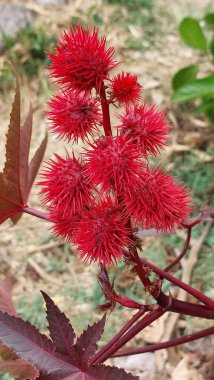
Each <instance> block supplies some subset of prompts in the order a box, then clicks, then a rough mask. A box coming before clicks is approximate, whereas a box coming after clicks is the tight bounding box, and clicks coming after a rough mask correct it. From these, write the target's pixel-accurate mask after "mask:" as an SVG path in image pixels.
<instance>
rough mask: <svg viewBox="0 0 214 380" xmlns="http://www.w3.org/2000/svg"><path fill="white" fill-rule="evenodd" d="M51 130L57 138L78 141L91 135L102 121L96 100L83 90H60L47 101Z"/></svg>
mask: <svg viewBox="0 0 214 380" xmlns="http://www.w3.org/2000/svg"><path fill="white" fill-rule="evenodd" d="M48 105H49V111H48V112H47V115H48V116H49V119H50V120H51V122H52V125H51V127H50V129H51V131H52V132H53V133H55V134H56V135H57V136H58V137H59V138H61V139H64V140H67V141H68V142H70V141H71V140H72V141H73V142H74V143H78V139H79V138H80V139H81V140H83V141H84V140H85V139H86V138H87V137H88V136H89V135H93V134H94V133H95V132H97V130H98V128H97V127H98V126H100V125H101V123H102V114H101V111H100V106H99V103H98V101H96V100H95V99H93V98H92V96H91V95H90V94H86V93H84V92H80V93H79V92H74V91H61V92H58V93H57V94H56V95H55V96H54V97H53V98H52V99H50V101H49V102H48Z"/></svg>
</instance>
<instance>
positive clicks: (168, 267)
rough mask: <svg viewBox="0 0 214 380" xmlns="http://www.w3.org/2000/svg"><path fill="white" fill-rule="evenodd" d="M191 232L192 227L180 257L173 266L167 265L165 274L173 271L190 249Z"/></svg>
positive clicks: (189, 228) (189, 229)
mask: <svg viewBox="0 0 214 380" xmlns="http://www.w3.org/2000/svg"><path fill="white" fill-rule="evenodd" d="M191 232H192V227H188V231H187V237H186V241H185V244H184V247H183V249H182V251H181V253H180V255H179V256H178V257H176V259H175V260H174V261H173V262H172V263H171V264H169V265H167V266H166V268H164V271H165V272H168V271H169V270H170V269H172V267H174V266H175V265H176V264H177V263H179V261H180V260H181V259H182V258H183V257H184V255H185V253H186V251H187V249H188V248H189V243H190V239H191Z"/></svg>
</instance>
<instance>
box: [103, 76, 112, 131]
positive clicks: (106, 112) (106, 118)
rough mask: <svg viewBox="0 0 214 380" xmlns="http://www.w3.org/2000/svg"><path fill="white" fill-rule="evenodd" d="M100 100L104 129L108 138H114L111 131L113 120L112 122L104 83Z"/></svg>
mask: <svg viewBox="0 0 214 380" xmlns="http://www.w3.org/2000/svg"><path fill="white" fill-rule="evenodd" d="M100 99H101V106H102V112H103V128H104V131H105V135H106V136H112V130H111V120H110V114H109V103H108V100H107V99H106V90H105V85H104V83H103V84H102V86H101V88H100Z"/></svg>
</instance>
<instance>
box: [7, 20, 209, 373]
mask: <svg viewBox="0 0 214 380" xmlns="http://www.w3.org/2000/svg"><path fill="white" fill-rule="evenodd" d="M113 55H114V49H113V48H107V46H106V39H105V38H99V36H98V30H96V29H90V28H86V29H83V28H82V27H81V26H80V25H78V26H77V28H76V29H74V28H73V27H71V28H70V30H69V32H68V33H67V32H64V33H63V34H62V35H61V37H60V39H59V44H58V46H57V47H56V49H55V52H54V53H51V54H49V57H50V61H51V64H50V67H49V70H50V76H51V77H53V78H54V79H55V81H56V82H58V83H59V85H61V86H62V88H61V89H60V91H58V92H57V94H56V95H55V96H54V97H53V98H52V99H51V100H50V101H49V103H48V105H49V111H48V112H47V113H48V116H49V119H50V121H51V122H52V125H51V127H50V129H51V131H52V132H53V133H54V134H56V135H57V137H58V138H60V139H61V138H62V139H65V140H67V142H68V143H72V142H78V141H79V140H83V141H86V142H87V143H88V147H87V148H85V149H84V150H83V151H82V152H81V153H80V157H78V158H77V157H75V155H74V153H72V154H71V155H69V154H68V153H67V152H66V156H65V158H63V157H61V156H59V155H58V154H57V153H56V154H55V159H52V160H50V161H49V162H48V163H47V164H46V168H45V169H44V170H43V171H42V173H41V175H42V178H43V179H42V181H40V185H41V186H42V190H41V193H42V194H43V195H44V203H45V205H46V207H47V210H48V212H47V213H43V212H41V211H38V210H34V209H32V208H30V207H29V206H28V203H27V200H28V196H29V192H30V189H31V186H32V184H33V180H34V179H35V176H36V173H37V170H38V168H39V165H40V163H41V160H42V157H43V154H44V150H45V145H46V139H45V140H44V141H43V143H42V144H41V146H40V148H39V149H38V151H37V152H36V154H35V156H34V157H33V159H32V161H31V163H30V165H29V166H28V153H29V145H30V134H31V126H32V111H31V110H30V112H29V115H28V117H27V119H26V121H25V123H24V126H23V127H22V128H21V126H20V91H19V84H18V81H17V88H16V96H15V102H14V105H13V109H12V113H11V121H10V126H9V131H8V135H7V144H6V151H7V153H6V164H5V167H4V170H3V172H2V173H1V174H0V184H1V188H0V222H3V221H5V220H6V219H8V218H11V219H12V221H13V222H14V223H16V222H17V221H18V219H19V218H20V216H21V214H22V213H23V212H26V213H28V214H31V215H34V216H36V217H39V218H42V219H44V220H48V221H51V222H53V230H54V232H55V233H56V234H57V235H59V236H60V237H61V238H63V239H64V240H65V241H66V242H73V243H75V244H76V246H77V252H79V253H80V256H81V257H82V258H83V260H84V261H86V262H87V263H91V262H92V261H95V262H97V263H98V266H99V268H100V273H99V276H98V280H99V283H100V286H101V289H102V291H103V294H104V296H105V298H106V303H105V304H104V305H101V310H102V311H105V312H108V311H112V310H113V309H114V307H115V305H116V303H119V304H120V305H122V306H124V307H128V308H132V309H133V308H134V309H136V310H137V312H136V314H135V315H134V316H133V317H132V318H131V319H130V320H129V321H127V323H126V324H125V325H124V326H123V327H122V329H121V330H120V331H119V332H118V333H117V334H116V335H115V336H114V337H113V338H112V339H111V340H110V341H109V342H108V343H107V344H106V345H105V346H104V347H103V348H101V349H100V350H98V351H97V345H96V343H97V341H98V340H99V338H100V336H101V334H102V332H103V329H104V325H105V316H104V317H103V318H102V319H101V320H100V321H99V322H97V323H95V324H94V325H93V326H89V327H88V329H87V330H86V331H85V332H83V333H82V335H81V336H80V337H79V338H77V339H76V337H75V334H74V331H73V328H72V327H71V324H70V322H69V320H68V319H67V318H66V317H65V315H64V314H63V313H61V312H60V310H59V309H58V308H57V306H56V305H54V303H53V302H52V300H51V299H50V298H49V297H48V296H47V295H46V294H44V293H43V296H44V298H45V301H46V305H47V319H48V322H49V331H50V335H51V340H50V339H49V338H47V337H46V336H45V335H42V334H40V333H39V332H38V331H37V330H36V329H35V328H34V327H33V326H31V325H30V324H29V323H27V322H25V321H23V320H21V319H20V318H18V317H17V316H14V315H12V316H11V315H8V314H4V313H2V312H0V339H1V340H2V342H3V343H4V344H5V345H8V346H9V347H10V348H12V349H13V350H14V351H15V352H16V353H17V355H18V356H20V357H21V358H22V359H23V360H26V361H28V362H29V363H31V364H32V365H33V366H34V367H35V368H36V372H35V371H34V372H33V374H32V375H29V372H28V374H27V373H26V376H25V377H21V378H23V379H25V378H26V379H29V378H30V379H35V378H36V377H37V376H39V377H38V379H40V380H42V379H44V380H45V379H47V380H48V379H52V380H63V379H64V380H66V379H67V380H71V379H74V378H75V379H83V378H84V379H88V380H99V379H106V380H107V379H116V378H117V377H118V378H120V379H121V380H126V379H127V380H128V379H135V378H136V377H134V376H132V375H130V374H126V373H125V372H124V371H123V370H121V369H117V368H115V367H108V366H104V365H102V364H101V363H103V362H104V361H106V360H107V359H108V358H110V357H112V356H126V355H132V354H134V353H140V352H147V351H154V350H158V349H161V348H167V347H171V346H173V345H177V344H182V343H184V342H188V341H191V340H194V339H198V338H201V337H204V336H207V335H211V334H213V333H214V328H213V327H211V328H209V329H205V330H202V331H200V332H198V333H194V334H192V335H188V336H183V337H180V338H178V339H173V340H171V341H169V342H163V343H158V344H156V345H151V346H148V347H146V348H145V347H140V348H134V349H131V348H130V349H126V350H121V348H122V347H123V346H124V345H125V344H126V343H127V342H129V341H130V340H131V339H132V338H133V337H135V335H136V334H138V333H139V332H140V331H142V330H143V329H144V328H145V327H146V326H148V325H150V324H151V323H152V322H153V321H155V320H156V319H158V318H160V317H161V316H162V315H163V314H164V313H165V312H166V311H170V312H174V313H181V314H184V315H190V316H194V317H200V318H206V319H214V301H213V300H211V299H210V298H208V297H207V296H206V295H204V294H203V293H202V292H199V291H198V290H197V289H194V288H192V287H191V286H189V285H187V284H185V283H183V282H182V281H181V280H179V279H177V278H175V277H174V276H173V275H171V274H169V273H168V271H169V270H170V269H171V268H173V266H174V265H175V264H177V263H178V262H179V261H180V260H181V259H182V257H183V256H184V255H185V253H186V252H187V250H188V247H189V243H190V237H191V231H192V228H193V227H194V226H196V225H197V224H199V223H200V222H201V221H204V220H213V210H212V209H207V210H205V211H204V212H203V213H201V215H200V216H199V217H197V218H196V219H194V220H192V221H191V220H189V217H190V216H189V213H190V212H191V210H192V202H191V199H190V193H189V190H188V189H187V188H186V187H185V186H184V185H183V184H182V183H181V182H180V181H179V180H178V179H176V178H175V177H173V176H171V174H170V172H165V171H164V170H163V169H161V167H160V165H159V166H158V167H156V168H153V167H151V166H150V164H149V156H150V155H156V154H157V153H159V152H160V150H161V148H163V147H164V146H165V144H166V141H167V140H168V132H169V130H170V128H171V127H170V125H169V123H168V122H167V119H166V114H165V112H163V111H158V110H157V109H156V108H155V106H152V107H149V106H148V105H147V104H146V103H144V104H142V105H141V104H139V103H138V102H139V100H140V95H141V86H140V85H139V84H138V81H137V77H136V76H135V75H132V74H131V73H126V74H125V73H123V72H122V73H121V74H118V75H116V76H114V77H113V79H111V78H110V76H109V72H110V71H111V70H112V69H113V68H115V67H116V66H117V63H116V62H115V61H114V60H113ZM116 103H118V106H124V105H125V107H126V108H125V111H124V112H123V113H122V114H121V115H120V116H118V118H119V121H120V125H118V126H116V127H115V128H114V131H113V128H112V126H111V119H110V112H109V111H110V109H109V107H110V105H111V104H112V105H113V106H114V105H116ZM103 132H104V133H103ZM139 226H140V228H141V229H143V230H144V236H146V235H147V234H149V231H148V229H150V228H153V229H155V230H156V231H158V232H159V231H161V232H164V233H168V232H170V231H174V230H175V229H176V228H182V229H186V230H187V239H186V242H185V245H184V247H183V250H182V251H181V253H180V255H179V256H178V257H177V258H176V259H175V260H174V262H172V263H171V264H170V265H168V266H167V267H166V268H165V269H161V268H158V267H157V266H155V265H154V264H152V263H150V262H148V261H146V260H145V259H143V258H141V257H140V256H139V250H140V249H141V246H142V242H141V241H140V239H139V236H138V234H137V233H138V228H139ZM122 258H123V259H124V260H125V263H127V265H129V266H131V268H132V271H133V272H134V273H135V274H136V276H138V277H139V279H140V281H141V282H142V285H143V288H144V290H145V291H146V292H148V293H149V294H150V295H151V296H152V297H153V299H154V303H153V304H150V305H143V304H141V303H139V302H137V301H135V300H134V299H130V298H127V297H125V296H121V295H119V294H118V293H117V292H116V291H115V290H114V284H111V283H110V280H109V276H108V272H107V267H109V264H112V263H113V264H117V262H118V260H120V259H122ZM151 274H155V277H152V276H150V275H151ZM164 279H167V280H168V281H170V282H171V283H172V284H174V285H176V286H178V287H179V288H181V289H183V290H185V291H186V292H187V293H188V294H190V295H191V296H193V297H195V298H196V300H197V301H199V302H200V303H190V302H183V301H180V300H178V299H176V298H173V297H172V296H171V295H169V296H168V295H166V294H165V293H164V292H163V290H162V284H163V281H164ZM3 311H5V310H3ZM6 311H9V314H11V312H10V310H6ZM12 314H14V313H13V312H12ZM96 351H97V352H96ZM8 368H9V367H8ZM30 370H32V367H30ZM28 371H29V367H28ZM38 371H39V374H38Z"/></svg>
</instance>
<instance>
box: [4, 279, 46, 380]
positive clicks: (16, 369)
mask: <svg viewBox="0 0 214 380" xmlns="http://www.w3.org/2000/svg"><path fill="white" fill-rule="evenodd" d="M11 288H12V284H11V281H10V279H9V278H5V279H4V280H2V281H1V282H0V310H1V311H3V312H7V313H8V314H10V315H14V316H16V315H17V313H16V309H15V306H14V303H13V300H12V295H11ZM0 357H1V362H0V372H9V373H10V374H11V375H13V376H16V377H18V378H19V379H20V380H27V379H31V380H35V379H36V378H37V377H38V376H39V371H38V370H36V369H35V368H34V367H33V366H32V365H31V364H29V363H27V362H26V361H25V360H23V359H20V358H18V357H17V355H16V354H14V352H13V351H12V350H11V349H10V348H8V347H6V346H5V345H3V344H2V343H1V342H0Z"/></svg>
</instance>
